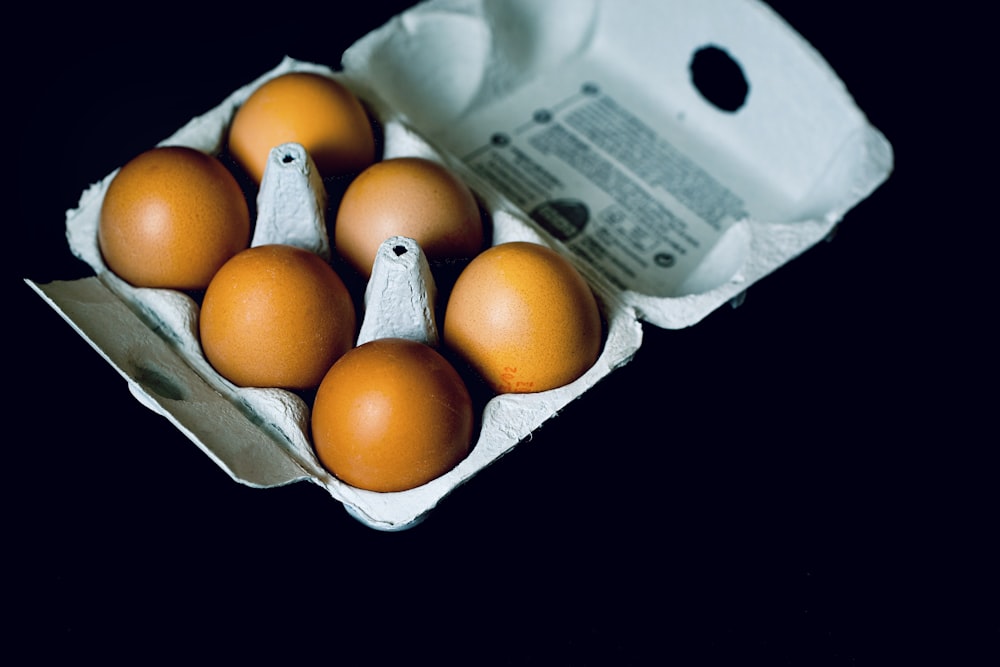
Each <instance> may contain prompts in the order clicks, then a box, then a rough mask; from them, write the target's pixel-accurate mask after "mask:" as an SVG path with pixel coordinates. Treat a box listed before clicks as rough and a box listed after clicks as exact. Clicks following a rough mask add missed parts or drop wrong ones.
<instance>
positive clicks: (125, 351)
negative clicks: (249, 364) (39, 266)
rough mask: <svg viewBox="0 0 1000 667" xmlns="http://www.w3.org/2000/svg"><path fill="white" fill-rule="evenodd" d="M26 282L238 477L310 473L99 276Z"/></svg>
mask: <svg viewBox="0 0 1000 667" xmlns="http://www.w3.org/2000/svg"><path fill="white" fill-rule="evenodd" d="M25 282H27V283H28V285H29V286H30V287H31V288H32V289H34V290H35V291H36V292H37V293H38V294H39V295H40V296H41V297H42V298H43V299H44V300H45V301H46V302H47V303H48V304H49V305H50V306H51V307H52V308H53V309H55V310H56V311H57V312H58V313H59V314H60V315H61V316H62V317H63V319H65V320H66V321H67V322H68V323H69V324H70V325H71V326H72V327H73V328H74V329H75V330H76V331H77V332H78V333H79V334H80V335H81V336H82V337H83V338H84V339H85V340H86V341H87V342H88V343H89V344H90V345H91V346H92V347H93V348H94V349H95V350H96V351H97V352H98V353H99V354H100V355H101V356H102V357H104V359H105V360H106V361H107V362H108V363H110V364H111V365H112V366H113V367H114V368H115V369H116V370H117V371H118V372H119V373H120V374H121V375H122V377H123V378H124V379H125V380H126V381H127V383H128V388H129V390H130V391H131V392H132V393H133V394H134V395H135V397H136V398H138V399H139V400H140V401H141V402H142V403H143V404H144V405H146V406H147V407H149V408H151V409H152V410H154V411H155V412H157V413H159V414H161V415H163V416H164V417H166V418H167V419H168V420H169V421H171V422H172V423H173V424H174V425H175V426H176V427H177V428H178V429H179V430H180V431H181V432H183V433H184V434H185V435H187V436H188V437H189V438H190V439H191V440H193V441H194V442H195V443H197V444H198V446H199V447H201V449H202V450H204V451H205V453H206V454H208V456H209V457H211V458H212V459H213V460H215V462H216V463H217V464H218V465H219V466H220V467H221V468H223V469H224V470H225V471H226V472H228V473H229V474H230V476H232V477H233V478H234V479H235V480H237V481H239V482H242V483H244V484H247V485H249V486H256V487H271V486H277V485H282V484H287V483H290V482H294V481H297V480H299V479H305V478H307V477H309V476H310V473H309V472H308V471H307V470H306V469H304V468H303V466H302V465H301V464H300V463H298V462H296V461H295V460H294V459H293V457H292V456H290V455H289V454H288V453H287V451H286V449H285V447H283V446H282V444H280V440H279V439H280V436H279V435H278V434H277V433H275V432H274V431H272V430H271V429H269V428H268V425H267V424H261V423H259V422H257V421H255V420H254V419H253V418H252V417H251V415H250V414H249V411H243V410H240V409H238V407H237V405H236V404H234V403H232V402H231V401H229V400H228V399H225V398H223V397H222V396H221V395H220V394H219V392H218V391H217V390H216V389H215V388H213V387H211V386H209V385H208V384H207V383H206V382H205V380H204V379H203V378H202V377H201V376H200V375H198V374H197V373H195V372H194V370H192V368H191V367H190V366H189V365H188V364H187V363H186V362H185V361H184V360H183V359H182V358H181V357H180V356H179V355H178V354H177V352H176V351H175V350H174V349H173V348H172V347H171V346H170V344H169V343H167V341H166V340H164V339H163V338H161V337H160V336H158V335H157V334H156V333H155V332H154V330H153V329H151V328H150V327H149V325H148V324H147V323H145V322H143V321H142V319H140V318H139V317H138V316H137V315H136V313H135V312H134V311H132V310H131V309H130V308H129V307H128V306H126V305H125V303H124V302H123V301H122V300H121V299H120V298H118V297H117V296H116V295H115V294H114V293H113V292H112V291H111V290H110V289H108V287H107V286H106V285H105V284H104V283H103V282H101V280H100V279H98V278H96V277H90V278H83V279H80V280H74V281H54V282H51V283H47V284H37V283H34V282H32V281H30V280H26V281H25ZM136 440H137V441H139V440H141V434H139V433H137V434H136Z"/></svg>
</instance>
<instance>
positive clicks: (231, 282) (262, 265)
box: [198, 244, 357, 390]
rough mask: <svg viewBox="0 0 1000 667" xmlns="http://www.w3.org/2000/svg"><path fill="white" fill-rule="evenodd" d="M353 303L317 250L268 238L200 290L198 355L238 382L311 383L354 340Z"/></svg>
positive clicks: (306, 386) (300, 386)
mask: <svg viewBox="0 0 1000 667" xmlns="http://www.w3.org/2000/svg"><path fill="white" fill-rule="evenodd" d="M356 323H357V317H356V313H355V308H354V302H353V300H352V298H351V296H350V294H349V293H348V291H347V287H346V286H345V285H344V283H343V281H342V280H341V279H340V276H339V275H337V273H336V272H335V271H334V269H333V268H332V267H331V266H330V265H329V264H328V263H327V262H326V261H325V260H324V259H322V258H321V257H320V256H319V255H317V254H315V253H313V252H310V251H308V250H305V249H303V248H299V247H295V246H291V245H283V244H268V245H261V246H255V247H252V248H248V249H246V250H244V251H242V252H240V253H239V254H237V255H235V256H234V257H232V258H231V259H230V260H229V261H228V262H226V263H225V264H224V265H223V266H222V268H220V269H219V271H218V272H217V273H216V274H215V276H214V277H213V278H212V281H211V282H210V283H209V285H208V289H206V290H205V295H204V299H203V301H202V304H201V311H200V316H199V322H198V327H199V334H200V339H201V345H202V350H203V352H204V354H205V358H206V359H207V360H208V362H209V363H210V364H211V365H212V367H213V368H215V370H216V371H217V372H218V373H219V374H220V375H222V376H223V377H225V378H226V379H228V380H229V381H230V382H232V383H233V384H235V385H237V386H240V387H277V388H284V389H290V390H312V389H315V388H316V387H317V386H318V385H319V383H320V381H321V380H322V379H323V376H324V375H325V374H326V372H327V370H329V368H330V367H331V366H332V365H333V363H334V362H335V361H336V360H337V359H339V358H340V357H341V356H342V355H343V354H344V353H345V352H347V351H348V350H349V349H351V347H352V346H353V344H354V340H355V335H356V331H355V329H356Z"/></svg>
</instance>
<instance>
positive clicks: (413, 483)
mask: <svg viewBox="0 0 1000 667" xmlns="http://www.w3.org/2000/svg"><path fill="white" fill-rule="evenodd" d="M473 426H474V415H473V411H472V401H471V399H470V397H469V392H468V389H467V388H466V386H465V383H464V382H463V381H462V378H461V377H460V376H459V374H458V372H457V371H456V370H455V368H454V367H453V366H452V365H451V364H450V363H449V362H448V361H447V360H446V359H445V358H444V357H443V356H441V354H440V353H439V352H437V351H436V350H435V349H434V348H432V347H430V346H428V345H425V344H424V343H419V342H416V341H412V340H407V339H403V338H381V339H376V340H373V341H370V342H368V343H364V344H363V345H359V346H358V347H356V348H354V349H353V350H351V351H350V352H348V353H347V354H345V355H344V356H343V357H341V358H340V360H339V361H337V363H335V364H334V365H333V367H332V368H330V371H329V372H328V373H327V374H326V377H325V378H323V382H322V384H320V386H319V390H318V391H317V392H316V400H315V402H314V404H313V409H312V438H313V446H314V447H315V449H316V454H317V456H318V457H319V459H320V462H321V463H322V464H323V465H324V466H325V467H326V468H327V469H328V470H330V472H332V473H333V474H334V475H336V476H337V477H338V478H340V479H341V480H343V481H344V482H346V483H348V484H350V485H352V486H355V487H358V488H361V489H368V490H370V491H404V490H406V489H411V488H414V487H417V486H420V485H421V484H424V483H426V482H429V481H431V480H432V479H435V478H437V477H439V476H441V475H443V474H444V473H446V472H448V471H449V470H451V469H452V468H454V467H455V466H456V465H457V464H458V463H459V462H460V461H461V460H462V459H464V458H465V457H466V456H467V455H468V453H469V449H470V446H471V442H472V433H473Z"/></svg>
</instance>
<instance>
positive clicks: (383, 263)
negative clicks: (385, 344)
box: [358, 236, 439, 347]
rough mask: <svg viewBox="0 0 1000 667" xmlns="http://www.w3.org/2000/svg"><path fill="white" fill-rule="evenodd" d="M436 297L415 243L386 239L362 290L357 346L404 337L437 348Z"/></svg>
mask: <svg viewBox="0 0 1000 667" xmlns="http://www.w3.org/2000/svg"><path fill="white" fill-rule="evenodd" d="M436 298H437V286H436V284H435V282H434V276H433V275H432V274H431V268H430V264H428V263H427V258H426V257H425V256H424V253H423V251H422V250H421V249H420V246H419V245H418V244H417V242H416V241H414V240H413V239H410V238H406V237H405V236H394V237H392V238H389V239H386V240H385V241H383V242H382V245H381V246H379V249H378V252H377V253H376V255H375V263H374V264H373V265H372V275H371V278H370V279H369V280H368V285H367V287H366V288H365V313H364V318H363V320H362V323H361V331H360V332H359V333H358V345H362V344H364V343H367V342H368V341H370V340H375V339H377V338H406V339H408V340H415V341H418V342H421V343H426V344H427V345H430V346H431V347H437V345H438V342H439V341H438V327H437V321H436V319H435V315H434V303H435V300H436Z"/></svg>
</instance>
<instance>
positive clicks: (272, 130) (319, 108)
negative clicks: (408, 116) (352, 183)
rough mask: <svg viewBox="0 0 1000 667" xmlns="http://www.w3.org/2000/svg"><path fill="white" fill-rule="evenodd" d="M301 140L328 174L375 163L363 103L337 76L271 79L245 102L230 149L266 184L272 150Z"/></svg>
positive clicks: (294, 74) (322, 172)
mask: <svg viewBox="0 0 1000 667" xmlns="http://www.w3.org/2000/svg"><path fill="white" fill-rule="evenodd" d="M289 142H294V143H298V144H301V145H302V146H303V147H304V148H305V149H306V151H308V152H309V155H310V157H312V159H313V161H314V162H315V163H316V168H317V169H318V170H319V173H320V175H321V176H322V177H323V178H327V177H333V176H340V175H343V174H348V173H356V172H358V171H361V170H362V169H364V168H365V167H367V166H368V165H370V164H371V163H372V162H374V161H375V136H374V134H373V132H372V126H371V121H370V120H369V119H368V114H367V112H366V111H365V108H364V106H362V104H361V101H360V100H359V99H358V98H357V97H356V96H355V95H354V93H353V92H351V91H350V90H349V89H348V88H346V87H345V86H344V85H343V84H341V83H340V82H339V81H336V80H335V79H332V78H330V77H328V76H323V75H322V74H318V73H313V72H288V73H286V74H282V75H279V76H276V77H274V78H273V79H269V80H268V81H265V82H264V83H263V84H262V85H261V86H260V87H258V88H257V89H256V90H254V91H253V93H251V94H250V96H249V97H248V98H247V99H246V101H245V102H244V103H243V104H242V105H240V107H239V109H237V110H236V113H235V115H234V116H233V122H232V124H231V125H230V128H229V152H230V153H231V154H232V156H233V159H235V160H236V162H237V163H238V164H240V165H241V166H242V167H243V168H244V169H245V170H246V171H247V173H248V174H249V175H250V176H251V177H252V178H253V179H254V180H255V181H256V182H257V183H260V181H261V179H262V178H263V176H264V167H265V165H266V164H267V158H268V155H270V153H271V149H272V148H274V147H275V146H279V145H281V144H284V143H289Z"/></svg>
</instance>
